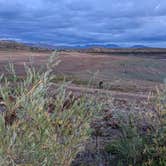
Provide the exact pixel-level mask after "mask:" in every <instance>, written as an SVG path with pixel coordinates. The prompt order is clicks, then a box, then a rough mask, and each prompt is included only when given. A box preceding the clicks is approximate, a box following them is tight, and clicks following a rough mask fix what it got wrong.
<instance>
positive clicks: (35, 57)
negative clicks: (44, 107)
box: [0, 50, 166, 166]
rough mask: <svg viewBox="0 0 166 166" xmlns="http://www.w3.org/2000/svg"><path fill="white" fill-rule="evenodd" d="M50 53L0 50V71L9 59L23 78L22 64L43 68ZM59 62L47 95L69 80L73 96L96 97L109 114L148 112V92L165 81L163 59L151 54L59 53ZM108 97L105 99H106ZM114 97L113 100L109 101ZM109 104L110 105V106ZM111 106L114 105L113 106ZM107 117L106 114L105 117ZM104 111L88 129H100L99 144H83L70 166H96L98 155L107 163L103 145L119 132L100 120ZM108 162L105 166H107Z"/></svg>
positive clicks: (164, 62)
mask: <svg viewBox="0 0 166 166" xmlns="http://www.w3.org/2000/svg"><path fill="white" fill-rule="evenodd" d="M50 54H51V52H30V51H25V50H22V51H18V50H17V51H16V50H15V51H14V50H11V51H9V50H8V51H0V72H1V74H2V73H5V70H4V68H5V66H6V65H7V64H8V62H9V60H10V61H11V62H13V63H14V64H15V66H16V72H17V73H18V74H19V75H22V76H23V75H24V73H25V71H24V63H28V64H32V65H33V66H35V67H37V68H39V67H44V65H45V64H46V62H47V61H48V57H49V55H50ZM59 59H60V60H61V63H60V64H59V65H58V66H57V67H56V68H55V69H54V71H55V74H56V75H57V79H56V81H57V84H56V85H55V86H54V87H50V92H49V95H54V93H55V94H56V89H57V86H59V85H60V83H61V82H62V81H63V79H64V77H65V78H66V80H69V81H71V83H69V84H68V85H67V89H68V90H70V91H72V92H73V93H74V94H78V95H80V94H89V95H92V96H94V97H95V98H96V101H97V102H103V101H104V102H105V99H107V100H106V102H107V103H108V105H107V106H108V107H110V109H109V112H108V113H110V112H111V115H112V107H113V110H114V113H116V112H118V113H120V112H122V113H125V115H126V113H129V112H135V113H136V112H137V113H138V112H139V111H142V112H144V111H151V110H152V109H153V105H151V103H148V102H147V99H148V95H149V93H150V92H154V91H155V89H156V87H162V86H163V80H164V78H166V59H165V56H163V55H162V56H160V55H158V54H155V55H154V54H153V56H148V55H142V56H139V55H130V54H129V55H128V54H116V55H115V54H111V53H100V52H99V53H89V52H76V51H72V52H71V51H70V52H66V51H65V52H64V51H63V52H60V53H59ZM100 81H103V88H102V89H101V88H99V82H100ZM107 97H108V98H107ZM112 97H114V100H112ZM109 104H110V105H109ZM112 104H113V106H112ZM108 115H109V114H108ZM103 117H105V112H104V111H103V112H102V113H101V118H100V119H94V120H93V121H92V124H91V127H92V128H93V127H94V126H99V128H100V136H98V138H97V139H98V145H96V137H94V136H92V138H89V140H88V141H87V142H86V145H85V151H83V152H80V154H79V155H78V156H77V158H76V160H75V162H74V163H73V166H78V165H85V163H86V165H87V163H88V164H89V165H91V166H92V165H99V164H96V163H98V162H99V161H98V156H99V152H100V155H101V157H102V162H103V165H106V166H107V165H110V164H108V157H110V156H108V154H107V153H105V151H104V148H105V146H106V145H107V144H108V143H110V141H111V140H112V139H115V138H116V137H118V134H119V133H118V129H115V128H114V127H112V126H111V125H110V123H108V122H109V121H106V120H104V119H103ZM106 163H107V164H106Z"/></svg>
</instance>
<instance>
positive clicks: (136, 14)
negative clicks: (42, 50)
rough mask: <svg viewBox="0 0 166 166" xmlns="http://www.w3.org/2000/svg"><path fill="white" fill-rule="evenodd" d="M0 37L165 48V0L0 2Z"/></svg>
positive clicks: (7, 0) (38, 0)
mask: <svg viewBox="0 0 166 166" xmlns="http://www.w3.org/2000/svg"><path fill="white" fill-rule="evenodd" d="M0 38H1V39H11V40H12V39H13V40H18V41H26V42H37V43H38V42H40V43H48V44H55V45H84V44H109V43H114V44H119V45H135V44H145V45H152V46H161V47H166V1H165V0H0Z"/></svg>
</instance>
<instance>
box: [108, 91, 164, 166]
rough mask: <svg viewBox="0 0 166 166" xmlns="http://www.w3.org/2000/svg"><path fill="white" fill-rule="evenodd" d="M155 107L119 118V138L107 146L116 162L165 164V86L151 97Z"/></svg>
mask: <svg viewBox="0 0 166 166" xmlns="http://www.w3.org/2000/svg"><path fill="white" fill-rule="evenodd" d="M152 103H153V105H155V107H154V110H151V111H149V112H141V113H136V112H134V113H133V114H130V116H129V117H128V119H125V120H124V119H120V120H119V121H120V122H121V124H120V126H121V127H120V133H121V136H120V137H119V139H117V140H114V141H113V142H111V143H110V144H108V145H107V146H106V151H107V152H108V153H110V154H111V155H114V156H115V159H116V161H117V165H124V166H125V165H126V166H129V165H132V166H140V165H141V166H165V165H166V90H163V92H162V93H161V92H159V91H158V95H157V97H156V98H155V99H154V100H153V101H152Z"/></svg>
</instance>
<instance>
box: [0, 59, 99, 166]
mask: <svg viewBox="0 0 166 166" xmlns="http://www.w3.org/2000/svg"><path fill="white" fill-rule="evenodd" d="M53 63H54V61H53V60H51V62H50V63H49V65H48V66H47V67H48V71H47V72H43V73H41V72H39V71H37V70H35V69H34V68H29V67H27V66H25V69H26V76H25V78H24V79H22V80H19V79H17V78H16V77H17V76H16V74H15V72H14V70H13V66H12V67H11V68H10V69H11V70H10V71H11V73H13V75H11V76H13V79H11V78H10V79H9V80H8V78H6V77H3V76H2V77H1V84H2V85H1V87H0V95H1V98H2V99H1V107H3V108H4V109H5V112H4V113H1V114H0V165H2V166H10V165H13V166H14V165H35V166H36V165H42V166H44V165H49V166H51V165H55V166H56V165H57V166H69V165H70V164H71V162H72V160H73V159H74V158H75V156H76V154H77V153H78V152H79V151H80V150H81V148H82V147H83V144H84V141H86V139H87V137H88V129H89V123H90V121H91V119H92V117H93V116H94V115H95V113H96V112H97V110H98V109H99V107H97V106H96V105H94V104H93V100H87V99H86V97H79V98H76V97H74V96H73V95H72V94H71V93H69V92H66V90H65V88H64V87H63V85H62V86H61V87H59V88H56V89H49V87H50V86H52V81H51V80H52V79H53V77H52V70H51V69H50V67H52V65H53ZM2 80H3V81H2ZM10 80H12V82H11V81H10ZM18 80H19V81H18ZM54 90H56V92H57V95H56V96H54V97H51V96H50V95H49V92H50V91H54Z"/></svg>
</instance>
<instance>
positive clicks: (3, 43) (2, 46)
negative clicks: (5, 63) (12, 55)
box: [0, 40, 52, 51]
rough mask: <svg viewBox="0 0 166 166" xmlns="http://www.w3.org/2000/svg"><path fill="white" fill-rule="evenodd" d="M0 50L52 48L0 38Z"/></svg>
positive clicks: (45, 49) (46, 49) (42, 49)
mask: <svg viewBox="0 0 166 166" xmlns="http://www.w3.org/2000/svg"><path fill="white" fill-rule="evenodd" d="M0 50H26V51H50V50H52V49H50V48H47V47H46V48H44V47H40V46H35V45H33V44H32V45H30V44H26V43H19V42H16V41H11V40H0Z"/></svg>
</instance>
